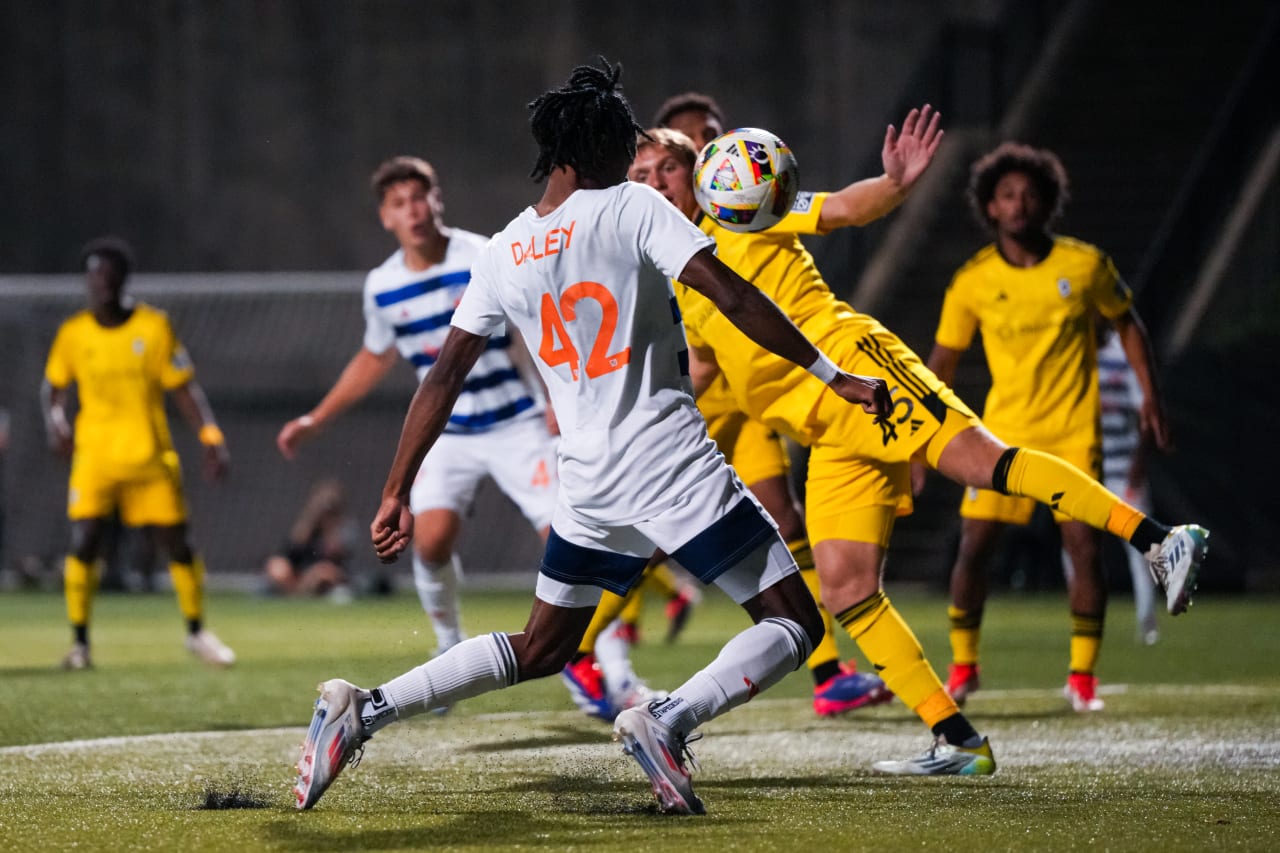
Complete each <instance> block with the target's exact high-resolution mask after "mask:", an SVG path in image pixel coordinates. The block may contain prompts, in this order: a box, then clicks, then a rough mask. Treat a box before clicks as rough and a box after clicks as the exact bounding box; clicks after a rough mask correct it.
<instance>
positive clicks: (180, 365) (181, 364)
mask: <svg viewBox="0 0 1280 853" xmlns="http://www.w3.org/2000/svg"><path fill="white" fill-rule="evenodd" d="M171 364H172V365H173V369H174V370H190V369H191V356H189V355H187V350H186V348H185V347H178V348H177V349H176V350H174V352H173V358H172V360H171Z"/></svg>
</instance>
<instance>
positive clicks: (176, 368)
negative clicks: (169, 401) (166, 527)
mask: <svg viewBox="0 0 1280 853" xmlns="http://www.w3.org/2000/svg"><path fill="white" fill-rule="evenodd" d="M194 373H195V371H194V369H193V368H192V365H191V359H190V358H188V356H187V353H186V350H185V349H184V348H183V346H182V344H181V343H180V342H179V341H178V338H177V336H176V335H174V332H173V327H172V326H171V325H170V324H169V317H168V315H167V314H165V313H164V312H163V311H159V310H157V309H155V308H152V307H150V306H148V305H144V304H138V305H137V306H136V307H135V308H134V310H133V314H132V315H131V316H130V317H129V319H128V320H126V321H125V322H124V323H122V324H121V325H119V326H116V327H114V328H106V327H104V326H102V325H99V323H98V321H97V320H95V319H94V318H93V315H92V314H91V313H89V312H88V311H82V312H80V313H79V314H76V315H75V316H73V317H71V318H70V319H68V320H67V321H66V322H64V323H63V324H62V326H61V327H60V328H59V329H58V334H57V336H56V337H55V338H54V341H53V347H52V349H51V350H50V351H49V360H48V363H47V364H46V365H45V379H47V380H48V382H49V384H50V385H52V386H54V387H56V388H65V387H67V386H68V385H70V384H72V383H73V382H74V383H75V385H76V392H77V394H78V396H79V399H80V411H79V413H78V414H77V415H76V423H75V454H76V459H77V462H78V463H84V462H87V463H88V464H91V465H95V466H102V468H103V469H104V470H106V471H110V472H113V473H115V474H116V475H118V476H127V475H128V473H129V472H132V471H139V470H145V469H146V468H148V466H151V465H153V464H155V463H157V462H158V461H159V460H160V458H161V456H162V454H164V453H165V452H166V451H170V450H172V449H173V443H172V440H171V439H170V436H169V424H168V420H167V418H166V417H165V411H164V393H165V392H166V391H169V390H171V389H174V388H179V387H181V386H182V385H185V384H186V383H187V382H189V381H190V380H191V377H192V376H193V375H194Z"/></svg>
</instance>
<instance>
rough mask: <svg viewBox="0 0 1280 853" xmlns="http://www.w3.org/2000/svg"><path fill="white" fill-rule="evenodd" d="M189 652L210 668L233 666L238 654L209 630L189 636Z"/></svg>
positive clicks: (202, 630)
mask: <svg viewBox="0 0 1280 853" xmlns="http://www.w3.org/2000/svg"><path fill="white" fill-rule="evenodd" d="M187 651H189V652H191V654H193V655H195V656H196V657H198V658H200V660H202V661H204V662H205V663H207V664H209V665H210V666H231V664H233V663H235V662H236V653H235V652H233V651H231V647H230V646H228V645H227V644H226V643H224V642H222V641H221V640H219V639H218V635H217V634H215V633H213V632H212V631H210V630H208V629H207V628H205V629H201V630H200V631H197V632H196V633H194V634H188V635H187Z"/></svg>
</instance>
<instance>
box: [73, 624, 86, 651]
mask: <svg viewBox="0 0 1280 853" xmlns="http://www.w3.org/2000/svg"><path fill="white" fill-rule="evenodd" d="M71 632H72V634H73V635H74V636H75V641H76V642H77V643H79V644H80V645H82V646H87V645H89V626H88V625H72V626H71Z"/></svg>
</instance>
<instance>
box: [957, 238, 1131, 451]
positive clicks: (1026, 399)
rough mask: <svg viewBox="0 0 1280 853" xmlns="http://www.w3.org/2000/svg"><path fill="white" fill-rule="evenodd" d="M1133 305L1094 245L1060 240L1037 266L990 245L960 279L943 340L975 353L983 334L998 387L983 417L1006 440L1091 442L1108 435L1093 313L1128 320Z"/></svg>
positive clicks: (1107, 260) (960, 273)
mask: <svg viewBox="0 0 1280 853" xmlns="http://www.w3.org/2000/svg"><path fill="white" fill-rule="evenodd" d="M1132 301H1133V295H1132V294H1131V293H1130V291H1129V288H1128V287H1127V286H1126V285H1125V283H1124V281H1123V280H1121V278H1120V274H1119V273H1118V272H1117V271H1116V268H1115V265H1114V264H1113V263H1112V262H1111V259H1110V258H1109V257H1107V255H1105V254H1103V252H1102V251H1100V250H1099V249H1097V248H1096V247H1094V246H1090V245H1089V244H1087V243H1082V242H1080V241H1079V240H1073V239H1071V238H1069V237H1056V238H1054V241H1053V248H1052V249H1051V250H1050V251H1049V254H1048V256H1047V257H1045V259H1044V260H1043V261H1041V262H1040V263H1039V264H1037V265H1036V266H1034V267H1029V268H1021V267H1014V266H1011V265H1010V264H1009V263H1008V262H1006V261H1005V260H1004V258H1003V257H1001V255H1000V253H999V252H998V251H997V250H996V248H995V246H987V247H986V248H984V249H982V250H981V251H980V252H978V253H977V254H976V255H974V256H973V257H972V258H970V259H969V261H968V262H967V263H965V265H964V266H962V267H961V268H960V269H959V271H957V272H956V274H955V277H954V278H953V279H952V281H951V284H950V286H949V287H948V288H947V294H946V298H945V299H944V300H943V303H942V316H941V319H940V320H939V321H938V331H937V334H936V336H935V338H936V340H937V342H938V343H939V344H941V345H942V346H944V347H949V348H951V349H955V350H965V349H968V348H969V345H970V343H971V342H972V341H973V335H974V332H976V331H979V330H981V332H982V345H983V349H984V350H985V351H986V356H987V365H988V367H989V368H990V370H991V380H992V383H991V392H990V394H988V395H987V402H986V409H985V411H984V412H983V415H982V419H983V422H984V423H986V425H987V427H988V428H989V429H990V430H991V431H992V432H994V433H995V434H996V435H998V436H1000V438H1002V439H1004V440H1005V441H1006V442H1008V443H1010V444H1015V445H1022V444H1026V445H1030V446H1033V447H1052V446H1055V445H1062V444H1080V445H1085V444H1090V443H1093V442H1096V441H1097V434H1098V417H1099V407H1098V358H1097V342H1096V340H1095V337H1094V329H1093V312H1094V311H1095V310H1096V311H1098V312H1100V313H1101V314H1102V315H1103V316H1105V317H1108V318H1114V317H1118V316H1120V315H1121V314H1123V313H1124V312H1125V311H1126V310H1128V308H1129V305H1130V304H1131V303H1132ZM1077 439H1079V440H1078V441H1077Z"/></svg>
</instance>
